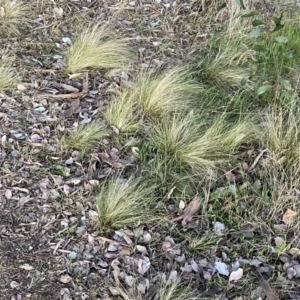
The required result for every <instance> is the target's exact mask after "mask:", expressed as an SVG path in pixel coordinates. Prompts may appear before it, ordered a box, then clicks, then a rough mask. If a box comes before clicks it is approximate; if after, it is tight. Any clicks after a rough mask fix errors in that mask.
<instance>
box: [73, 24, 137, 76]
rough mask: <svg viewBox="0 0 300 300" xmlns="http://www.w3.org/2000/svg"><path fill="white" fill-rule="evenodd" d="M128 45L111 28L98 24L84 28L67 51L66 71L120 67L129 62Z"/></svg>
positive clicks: (74, 71)
mask: <svg viewBox="0 0 300 300" xmlns="http://www.w3.org/2000/svg"><path fill="white" fill-rule="evenodd" d="M130 59H131V54H130V51H129V48H128V45H127V44H126V43H125V42H123V41H122V40H120V39H118V38H116V37H115V36H114V34H113V32H112V29H111V28H109V27H108V26H100V25H99V24H97V25H95V26H93V27H91V26H90V27H88V28H87V29H85V30H84V31H83V32H82V33H81V34H80V35H79V36H78V37H77V38H76V40H75V42H74V43H73V44H72V45H71V47H70V49H69V50H68V52H67V72H69V73H76V72H81V71H85V70H88V69H98V68H100V69H120V68H123V67H124V66H125V65H127V64H129V63H130Z"/></svg>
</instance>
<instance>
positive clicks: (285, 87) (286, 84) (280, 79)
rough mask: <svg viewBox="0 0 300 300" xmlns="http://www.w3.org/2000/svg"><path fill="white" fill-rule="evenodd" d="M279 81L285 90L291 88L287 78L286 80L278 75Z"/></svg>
mask: <svg viewBox="0 0 300 300" xmlns="http://www.w3.org/2000/svg"><path fill="white" fill-rule="evenodd" d="M279 82H280V84H281V85H282V86H283V87H284V89H285V90H287V91H291V90H292V86H291V83H290V82H289V81H288V80H286V79H284V78H282V77H281V76H280V77H279Z"/></svg>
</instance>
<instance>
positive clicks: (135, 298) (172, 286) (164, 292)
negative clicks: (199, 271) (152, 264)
mask: <svg viewBox="0 0 300 300" xmlns="http://www.w3.org/2000/svg"><path fill="white" fill-rule="evenodd" d="M160 277H162V276H160ZM160 279H161V280H160V282H159V284H158V286H157V288H156V289H155V294H154V295H147V294H146V295H145V294H142V293H141V292H140V291H139V290H138V288H137V284H136V283H135V284H134V285H133V287H131V288H128V289H123V288H117V291H118V292H119V294H120V295H121V297H122V298H123V299H124V300H144V299H159V300H196V299H199V295H198V296H196V295H195V293H193V292H192V291H190V290H189V289H188V288H187V287H185V286H183V284H182V283H181V282H180V279H179V278H175V279H173V280H174V281H175V282H173V281H172V280H171V279H170V278H169V279H168V280H166V279H164V280H163V279H162V278H160Z"/></svg>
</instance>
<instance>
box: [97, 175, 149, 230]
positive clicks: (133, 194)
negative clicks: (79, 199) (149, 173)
mask: <svg viewBox="0 0 300 300" xmlns="http://www.w3.org/2000/svg"><path fill="white" fill-rule="evenodd" d="M154 190H155V186H152V185H149V184H146V183H144V182H142V181H141V180H138V179H133V178H130V179H128V180H123V179H120V178H119V179H116V180H111V181H109V182H107V184H103V186H102V189H101V190H100V192H99V194H98V196H97V199H96V208H97V212H98V217H99V226H100V228H103V227H107V226H108V227H112V228H121V227H124V226H134V225H136V224H138V223H140V222H141V223H148V222H149V221H151V220H152V219H153V217H151V210H150V208H149V205H150V204H151V201H152V197H151V194H152V193H153V191H154Z"/></svg>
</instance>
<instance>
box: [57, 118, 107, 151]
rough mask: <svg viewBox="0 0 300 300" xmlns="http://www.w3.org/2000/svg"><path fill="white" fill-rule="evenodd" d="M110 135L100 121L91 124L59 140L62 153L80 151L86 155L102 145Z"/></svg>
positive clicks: (76, 129) (80, 127)
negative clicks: (103, 140) (104, 139)
mask: <svg viewBox="0 0 300 300" xmlns="http://www.w3.org/2000/svg"><path fill="white" fill-rule="evenodd" d="M107 135H108V131H107V129H106V126H105V125H104V124H103V123H100V122H98V121H94V122H91V123H89V124H87V125H86V126H79V127H77V128H75V129H74V130H73V131H72V132H71V133H70V134H69V135H65V136H63V137H62V138H61V139H60V140H59V145H60V148H61V151H62V152H69V151H71V150H78V151H79V153H80V155H84V154H85V153H86V152H87V151H88V150H90V149H91V148H93V147H97V146H98V145H100V144H101V141H102V139H103V138H104V137H105V136H107Z"/></svg>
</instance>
